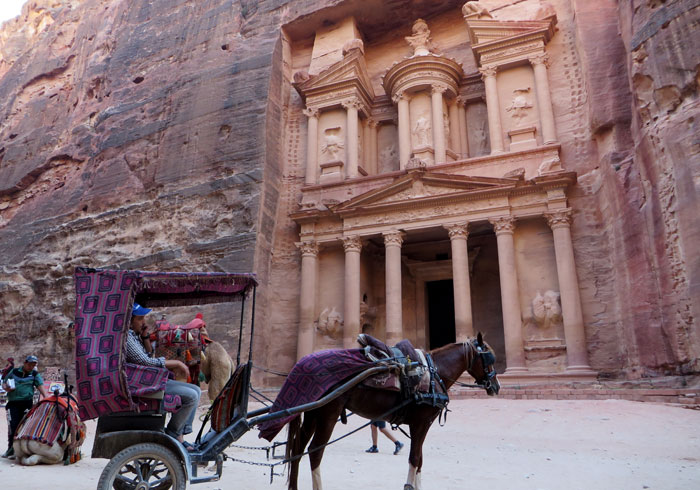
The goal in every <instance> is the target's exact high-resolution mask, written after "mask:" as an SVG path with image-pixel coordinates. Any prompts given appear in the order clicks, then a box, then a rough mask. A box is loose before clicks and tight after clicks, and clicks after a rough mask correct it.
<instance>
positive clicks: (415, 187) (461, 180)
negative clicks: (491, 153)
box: [333, 171, 523, 214]
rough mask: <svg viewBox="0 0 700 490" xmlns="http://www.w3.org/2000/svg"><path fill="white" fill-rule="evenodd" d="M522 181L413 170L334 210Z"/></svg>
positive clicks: (436, 197) (508, 186) (488, 188)
mask: <svg viewBox="0 0 700 490" xmlns="http://www.w3.org/2000/svg"><path fill="white" fill-rule="evenodd" d="M522 182H523V181H521V180H519V179H517V178H516V179H509V178H501V179H499V178H492V177H468V176H464V175H452V174H444V173H433V172H425V171H413V172H409V173H408V174H407V175H405V176H402V177H399V178H397V179H396V180H394V181H393V182H392V183H391V184H388V185H386V186H383V187H380V188H378V189H374V190H371V191H368V192H365V193H364V194H360V195H359V196H356V197H354V198H352V199H350V200H348V201H345V202H343V203H340V204H339V205H337V206H336V207H335V208H333V212H335V213H338V214H345V213H352V212H356V211H360V210H365V211H369V210H371V209H372V208H382V207H385V206H392V205H401V204H404V203H416V202H417V201H420V200H423V201H433V200H440V199H442V198H445V199H448V198H452V197H456V196H464V195H466V194H469V193H480V192H483V191H497V190H499V189H500V190H507V189H512V188H514V187H516V186H518V185H521V184H522Z"/></svg>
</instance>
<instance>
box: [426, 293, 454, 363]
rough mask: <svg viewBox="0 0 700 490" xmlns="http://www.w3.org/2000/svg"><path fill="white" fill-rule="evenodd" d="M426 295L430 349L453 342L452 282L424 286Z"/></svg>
mask: <svg viewBox="0 0 700 490" xmlns="http://www.w3.org/2000/svg"><path fill="white" fill-rule="evenodd" d="M425 286H426V290H427V293H428V331H429V332H430V349H436V348H438V347H442V346H443V345H445V344H450V343H452V342H454V341H455V296H454V288H453V285H452V280H451V279H448V280H446V281H431V282H427V283H426V284H425Z"/></svg>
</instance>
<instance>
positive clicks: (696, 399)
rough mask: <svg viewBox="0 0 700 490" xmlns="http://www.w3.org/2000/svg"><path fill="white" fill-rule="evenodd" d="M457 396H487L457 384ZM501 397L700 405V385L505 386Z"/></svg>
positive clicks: (452, 391) (454, 394) (453, 391)
mask: <svg viewBox="0 0 700 490" xmlns="http://www.w3.org/2000/svg"><path fill="white" fill-rule="evenodd" d="M450 397H451V398H454V399H469V398H487V397H488V395H486V392H485V391H484V390H483V389H481V388H478V389H476V388H462V387H457V386H453V387H452V388H451V389H450ZM498 397H499V398H506V399H509V400H631V401H638V402H655V403H673V404H678V405H683V406H687V407H689V408H698V409H700V389H690V388H614V387H604V386H603V387H592V386H582V387H577V386H547V385H543V386H537V385H533V386H503V387H501V390H500V392H499V394H498Z"/></svg>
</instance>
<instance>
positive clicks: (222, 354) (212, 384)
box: [201, 340, 236, 401]
mask: <svg viewBox="0 0 700 490" xmlns="http://www.w3.org/2000/svg"><path fill="white" fill-rule="evenodd" d="M235 368H236V366H235V364H234V362H233V359H231V356H229V355H228V352H226V349H224V346H223V345H221V344H220V343H219V342H215V341H213V340H212V341H210V342H209V343H208V345H207V347H206V351H204V352H202V365H201V371H202V374H204V377H205V379H206V381H207V384H208V389H207V392H208V393H209V400H211V401H214V399H215V398H216V397H217V395H218V394H219V393H221V390H222V389H223V388H224V386H225V385H226V382H227V381H228V380H229V378H230V377H231V375H232V374H233V371H234V370H235Z"/></svg>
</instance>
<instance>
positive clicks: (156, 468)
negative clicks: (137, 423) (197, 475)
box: [97, 443, 186, 490]
mask: <svg viewBox="0 0 700 490" xmlns="http://www.w3.org/2000/svg"><path fill="white" fill-rule="evenodd" d="M185 485H186V481H185V470H184V469H183V468H182V464H181V463H180V459H179V458H178V457H177V456H176V455H175V453H173V452H172V451H171V450H170V449H168V448H166V447H164V446H161V445H160V444H153V443H143V444H136V445H134V446H129V447H128V448H126V449H124V450H123V451H120V452H119V453H117V455H116V456H114V457H113V458H112V459H110V460H109V463H107V466H105V469H104V470H102V474H101V475H100V480H99V481H98V482H97V490H112V489H114V490H167V489H169V488H173V490H185Z"/></svg>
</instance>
